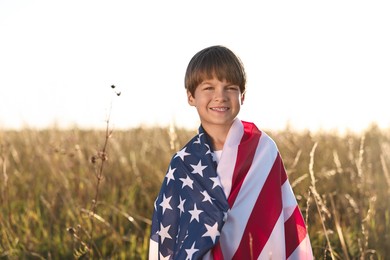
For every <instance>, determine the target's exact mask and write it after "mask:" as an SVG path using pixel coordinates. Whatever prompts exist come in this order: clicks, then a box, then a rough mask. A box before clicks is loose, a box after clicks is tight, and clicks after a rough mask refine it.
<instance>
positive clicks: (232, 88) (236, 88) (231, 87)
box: [228, 86, 238, 90]
mask: <svg viewBox="0 0 390 260" xmlns="http://www.w3.org/2000/svg"><path fill="white" fill-rule="evenodd" d="M228 89H229V90H238V87H237V86H229V87H228Z"/></svg>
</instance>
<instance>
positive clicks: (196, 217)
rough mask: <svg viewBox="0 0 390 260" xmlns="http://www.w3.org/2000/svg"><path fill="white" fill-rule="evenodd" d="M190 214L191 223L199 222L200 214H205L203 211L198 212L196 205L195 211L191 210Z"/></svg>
mask: <svg viewBox="0 0 390 260" xmlns="http://www.w3.org/2000/svg"><path fill="white" fill-rule="evenodd" d="M189 212H190V214H191V220H190V223H191V222H192V220H194V219H195V220H196V221H198V222H199V215H200V213H202V212H203V210H198V209H197V207H196V204H194V209H193V210H189Z"/></svg>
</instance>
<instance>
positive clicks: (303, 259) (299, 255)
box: [287, 234, 313, 260]
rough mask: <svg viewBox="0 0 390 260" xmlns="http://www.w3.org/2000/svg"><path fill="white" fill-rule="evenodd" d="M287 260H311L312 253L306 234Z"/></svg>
mask: <svg viewBox="0 0 390 260" xmlns="http://www.w3.org/2000/svg"><path fill="white" fill-rule="evenodd" d="M287 259H288V260H311V259H313V252H312V249H311V244H310V239H309V236H308V235H307V234H306V237H305V238H304V239H303V240H302V241H301V243H300V244H299V246H298V247H297V248H296V249H295V250H294V252H292V254H291V255H290V257H289V258H287Z"/></svg>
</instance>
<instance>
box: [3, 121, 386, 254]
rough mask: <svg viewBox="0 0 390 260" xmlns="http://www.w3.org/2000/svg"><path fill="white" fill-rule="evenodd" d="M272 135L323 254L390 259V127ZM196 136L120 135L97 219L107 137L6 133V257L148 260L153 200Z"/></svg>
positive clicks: (113, 144) (176, 132) (177, 132)
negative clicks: (174, 159)
mask: <svg viewBox="0 0 390 260" xmlns="http://www.w3.org/2000/svg"><path fill="white" fill-rule="evenodd" d="M267 132H268V134H270V135H271V136H272V137H273V138H274V139H275V141H276V143H277V144H278V146H279V149H280V151H281V155H282V157H283V160H284V162H285V166H286V168H287V172H288V175H289V179H290V182H291V184H292V186H293V189H294V192H295V194H296V196H297V199H298V203H299V205H300V207H301V210H302V213H303V215H304V217H305V219H306V221H307V226H308V230H309V234H310V238H311V243H312V246H313V250H314V254H315V256H316V258H318V259H327V258H329V259H330V258H331V255H332V254H333V257H334V258H335V259H358V258H360V259H369V258H373V259H386V257H388V256H389V255H390V247H389V246H388V245H390V202H389V199H388V198H389V195H390V177H389V169H390V131H389V130H383V129H378V128H377V127H375V126H372V127H370V128H368V129H367V130H366V131H364V132H362V133H361V134H356V133H349V134H348V133H347V134H345V135H340V134H336V133H332V132H315V133H313V132H309V131H306V132H305V131H304V132H298V131H294V130H291V129H290V130H289V129H286V130H284V131H278V132H276V131H267ZM194 133H195V131H190V130H184V129H177V128H175V127H174V126H172V127H170V128H166V129H165V128H136V129H129V130H128V131H119V130H114V132H113V133H112V136H111V137H110V139H109V143H108V146H107V151H106V152H107V156H108V160H107V161H106V165H105V168H104V171H103V173H102V180H101V183H100V188H99V199H98V201H97V203H96V210H95V211H94V213H91V205H92V202H93V200H94V198H95V191H96V185H97V179H96V177H95V168H94V166H95V165H94V164H93V163H92V162H91V156H93V155H95V154H97V152H99V151H100V150H101V149H102V146H103V143H104V136H105V132H104V131H97V130H89V131H87V130H80V129H74V130H66V131H65V130H58V129H47V130H42V131H36V130H31V129H23V130H20V131H4V130H3V131H0V188H1V194H0V195H1V196H0V205H1V207H0V258H5V259H7V258H10V259H14V258H32V259H40V258H41V259H59V258H60V259H69V258H78V257H80V258H82V257H84V258H85V257H88V256H90V255H91V254H90V252H91V250H92V252H93V256H94V257H103V258H112V259H146V258H147V249H148V242H149V230H150V217H151V215H152V210H153V202H154V199H155V197H156V195H157V192H158V190H159V188H160V185H161V182H162V179H163V177H164V174H165V171H166V169H167V167H168V163H169V161H170V159H171V156H172V154H173V153H174V152H175V151H176V150H177V149H178V148H180V147H181V146H182V145H184V144H185V143H186V142H187V140H188V139H189V138H190V137H192V136H193V134H194ZM91 218H93V222H91ZM92 223H93V224H92ZM92 225H93V226H92ZM92 229H93V233H92V232H91V230H92ZM91 233H92V234H93V236H92V239H91ZM91 240H92V241H91Z"/></svg>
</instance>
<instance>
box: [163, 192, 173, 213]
mask: <svg viewBox="0 0 390 260" xmlns="http://www.w3.org/2000/svg"><path fill="white" fill-rule="evenodd" d="M171 199H172V196H170V197H169V198H166V197H165V194H164V198H163V201H162V202H161V203H160V206H161V207H162V208H163V214H164V212H165V210H166V209H172V207H171V205H170V204H169V202H170V201H171Z"/></svg>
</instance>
